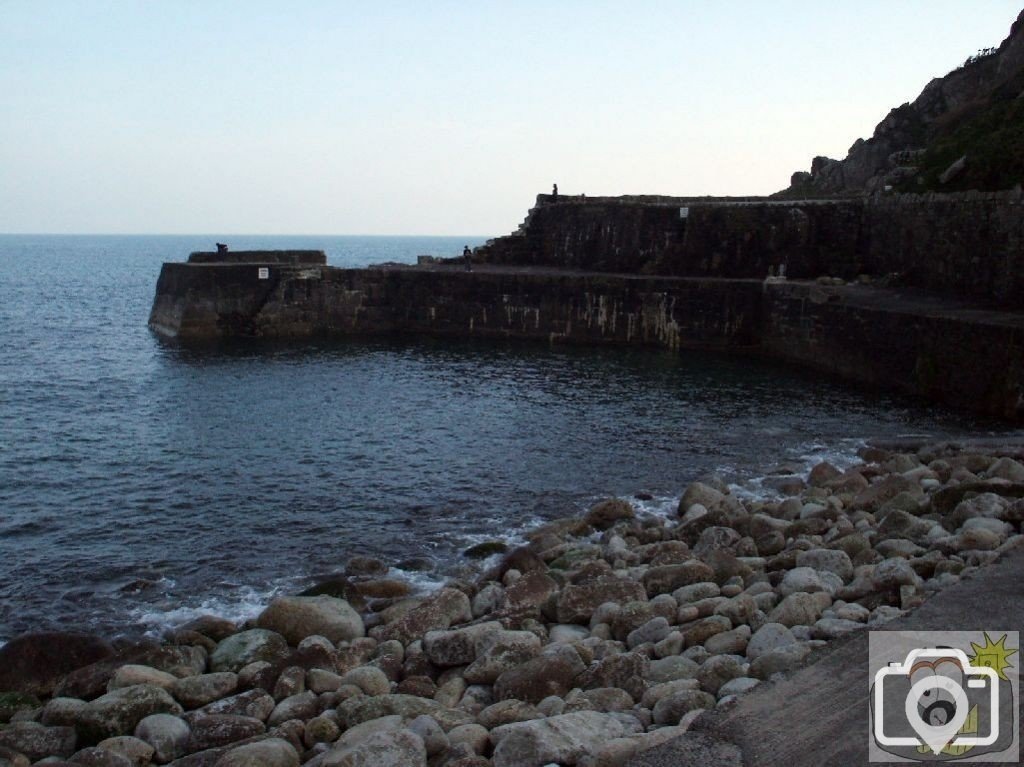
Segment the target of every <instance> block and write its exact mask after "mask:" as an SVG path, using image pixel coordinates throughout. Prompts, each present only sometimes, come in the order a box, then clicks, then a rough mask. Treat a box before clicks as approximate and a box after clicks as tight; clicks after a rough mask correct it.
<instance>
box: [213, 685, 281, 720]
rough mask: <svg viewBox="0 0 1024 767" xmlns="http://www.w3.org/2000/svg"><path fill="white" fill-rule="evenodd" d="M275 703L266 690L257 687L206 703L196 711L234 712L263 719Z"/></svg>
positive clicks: (268, 714)
mask: <svg viewBox="0 0 1024 767" xmlns="http://www.w3.org/2000/svg"><path fill="white" fill-rule="evenodd" d="M275 705H277V704H276V702H275V701H274V699H273V698H272V697H271V696H270V694H269V693H267V691H266V690H264V689H262V688H257V689H255V690H247V691H246V692H241V693H238V694H237V695H232V696H231V697H229V698H221V699H220V700H217V701H214V702H213V703H208V704H207V705H205V706H203V707H202V708H201V709H199V710H198V711H197V712H196V713H201V714H234V715H237V716H251V717H254V718H256V719H261V720H264V721H265V720H266V719H267V717H269V716H270V712H271V711H273V710H274V706H275Z"/></svg>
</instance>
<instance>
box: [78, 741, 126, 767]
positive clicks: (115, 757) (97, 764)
mask: <svg viewBox="0 0 1024 767" xmlns="http://www.w3.org/2000/svg"><path fill="white" fill-rule="evenodd" d="M68 762H69V763H70V764H79V765H82V767H133V763H132V761H131V760H130V759H129V758H128V757H126V756H124V755H122V754H119V753H116V752H114V751H107V750H106V749H104V748H98V747H95V746H91V747H89V748H83V749H82V750H81V751H79V752H78V753H76V754H75V755H74V756H72V757H71V758H70V759H69V760H68Z"/></svg>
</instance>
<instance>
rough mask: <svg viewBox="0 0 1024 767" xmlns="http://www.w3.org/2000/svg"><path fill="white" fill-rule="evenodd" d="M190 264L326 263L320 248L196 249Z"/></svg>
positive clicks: (191, 255)
mask: <svg viewBox="0 0 1024 767" xmlns="http://www.w3.org/2000/svg"><path fill="white" fill-rule="evenodd" d="M188 262H189V263H190V264H326V263H327V254H326V253H324V252H323V251H322V250H229V251H225V252H223V253H221V252H219V251H203V250H197V251H193V252H192V253H189V255H188Z"/></svg>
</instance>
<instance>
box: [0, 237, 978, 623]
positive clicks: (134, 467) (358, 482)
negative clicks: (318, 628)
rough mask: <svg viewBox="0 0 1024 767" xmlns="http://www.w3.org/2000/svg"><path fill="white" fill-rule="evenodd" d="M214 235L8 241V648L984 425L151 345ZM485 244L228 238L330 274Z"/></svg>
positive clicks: (631, 357)
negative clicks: (164, 274)
mask: <svg viewBox="0 0 1024 767" xmlns="http://www.w3.org/2000/svg"><path fill="white" fill-rule="evenodd" d="M215 239H216V238H215V237H213V236H189V237H186V236H138V237H135V236H119V237H107V236H61V237H57V236H20V235H4V236H0V641H2V640H4V639H9V638H10V637H11V636H13V635H15V634H17V633H20V632H23V631H27V630H41V629H46V628H64V629H89V630H99V631H103V632H111V633H113V632H119V631H127V632H131V633H134V632H138V631H141V630H157V629H159V628H160V627H161V626H163V625H167V624H173V623H174V622H179V621H182V620H185V619H187V618H189V617H191V616H192V615H194V614H195V612H196V611H213V612H218V613H221V614H226V615H229V616H233V617H241V616H245V615H250V614H252V613H253V611H255V610H257V609H258V608H259V606H260V605H262V604H265V602H266V600H267V598H268V596H269V595H270V594H272V593H273V592H274V591H276V590H295V589H297V588H300V587H301V586H303V585H305V584H307V583H309V582H310V580H311V579H315V578H316V577H320V576H325V575H330V574H332V573H336V572H339V571H341V570H343V569H344V564H345V561H346V560H347V559H348V557H350V556H353V555H357V554H358V555H372V556H378V557H381V558H383V559H385V560H386V561H387V562H389V563H397V562H400V561H401V560H404V559H408V558H411V557H424V556H425V557H429V558H431V559H432V560H433V561H434V562H435V567H434V568H433V570H432V571H430V572H427V573H416V574H415V576H414V577H416V578H418V579H419V580H420V582H421V583H422V584H423V585H424V586H429V585H430V584H431V583H432V582H437V581H438V580H439V579H441V578H443V577H444V575H445V574H447V573H451V572H455V571H457V570H458V568H460V567H464V566H465V561H464V560H462V558H461V557H460V552H461V550H462V549H464V548H465V547H466V546H468V545H470V544H472V543H475V542H480V541H483V540H489V539H494V538H502V539H509V538H512V539H514V538H515V536H516V535H517V533H518V532H521V531H522V530H523V529H524V528H525V527H526V526H528V525H530V524H534V523H536V522H537V521H539V520H542V519H546V518H552V517H556V516H564V515H567V514H572V513H575V512H576V511H578V510H579V509H581V508H584V507H586V506H587V505H588V504H589V503H590V502H592V501H593V500H594V499H596V498H598V497H601V496H604V495H607V494H633V493H634V492H637V491H639V490H645V491H648V492H650V493H652V494H653V495H654V496H655V500H654V501H650V502H647V504H646V505H647V507H648V508H649V509H651V510H653V511H659V512H665V513H667V510H668V509H670V508H671V505H672V500H673V498H677V497H678V494H679V492H680V490H681V489H682V488H683V486H684V485H685V484H686V483H687V482H688V481H690V480H692V479H693V478H695V477H697V476H699V475H701V474H703V473H706V472H709V471H717V472H719V473H722V474H723V475H725V476H726V478H727V479H729V480H730V481H735V482H738V483H740V484H741V485H744V486H745V487H747V488H749V489H750V490H752V491H756V490H757V487H758V485H757V482H756V480H757V478H758V477H760V476H762V475H763V473H764V472H766V471H767V470H769V469H770V468H772V467H773V466H775V465H777V464H779V463H781V462H783V461H791V460H797V461H801V462H805V463H806V462H808V461H810V460H812V459H813V458H815V457H820V456H831V457H834V458H835V459H836V460H839V461H841V460H843V459H846V460H847V461H849V460H850V459H851V458H852V456H853V451H854V450H855V448H856V446H857V445H858V444H859V443H860V441H861V440H862V439H864V438H868V437H876V436H893V435H904V434H922V433H927V434H932V435H936V436H944V435H961V434H965V433H968V432H970V433H989V431H990V430H992V429H993V428H997V427H994V426H993V425H992V424H985V423H977V422H974V421H972V420H971V419H969V418H967V417H964V416H962V415H957V414H954V413H950V412H948V411H942V410H937V409H929V408H925V407H921V406H919V405H916V404H914V403H911V402H908V401H906V400H902V399H898V398H890V397H878V396H876V395H870V394H864V393H861V392H857V391H854V390H850V389H845V388H842V387H840V386H837V385H834V384H831V383H829V382H824V381H821V380H819V379H817V378H814V377H810V376H806V375H803V374H800V373H795V372H792V371H788V370H786V369H780V368H778V367H776V366H772V365H767V364H760V363H754V362H751V361H749V360H739V359H732V358H729V357H725V356H718V355H707V354H696V353H691V352H687V353H684V354H683V355H674V354H671V353H667V352H656V351H642V350H632V351H631V350H620V349H614V350H609V349H600V350H583V349H576V348H557V347H556V348H549V347H547V346H543V345H529V344H515V343H509V344H496V343H486V344H485V343H476V342H468V341H467V342H465V343H455V342H434V341H419V342H416V341H408V342H394V341H381V342H374V343H365V342H361V343H334V344H309V343H297V344H293V345H267V344H259V343H245V344H238V345H233V346H228V347H224V348H218V349H205V350H202V351H199V350H188V349H183V348H179V347H177V346H174V345H171V344H167V343H164V342H162V341H160V340H159V339H158V338H156V337H155V336H154V335H152V334H151V333H150V331H149V330H148V329H147V327H146V319H147V316H148V313H149V309H150V305H151V302H152V299H153V289H154V287H155V285H156V279H157V275H158V274H159V271H160V264H161V262H163V261H167V260H183V259H184V258H185V257H186V256H187V254H188V252H189V251H191V250H197V249H210V248H211V246H212V244H213V242H214V240H215ZM481 241H482V240H481V238H454V237H231V238H228V242H229V243H230V244H231V246H232V247H233V248H235V249H239V250H240V249H243V248H250V247H251V248H284V247H294V248H322V249H324V250H326V251H327V253H328V261H329V263H330V264H332V265H337V266H362V265H365V264H368V263H374V262H380V261H410V262H411V261H414V260H415V257H416V255H418V254H421V253H430V254H437V255H455V254H457V253H459V252H460V251H461V249H462V246H463V245H464V244H467V243H468V244H470V245H475V244H479V243H480V242H481Z"/></svg>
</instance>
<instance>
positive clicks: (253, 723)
mask: <svg viewBox="0 0 1024 767" xmlns="http://www.w3.org/2000/svg"><path fill="white" fill-rule="evenodd" d="M282 721H283V720H282ZM265 731H266V727H265V726H264V724H263V722H261V721H260V720H259V719H254V718H252V717H249V716H231V715H229V714H211V715H209V716H202V717H197V718H196V719H195V720H194V721H193V722H192V727H191V737H190V738H189V742H188V751H189V752H190V753H193V752H196V751H205V750H207V749H210V748H220V747H221V746H227V745H230V744H232V743H237V742H238V741H240V740H246V739H248V738H252V737H255V736H257V735H262V734H263V733H264V732H265Z"/></svg>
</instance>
